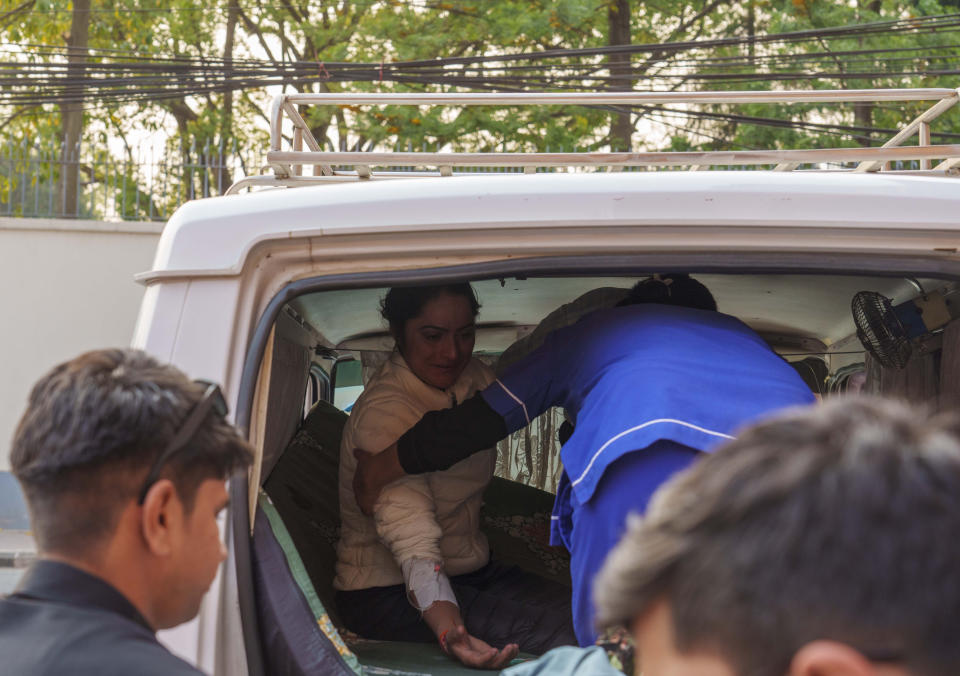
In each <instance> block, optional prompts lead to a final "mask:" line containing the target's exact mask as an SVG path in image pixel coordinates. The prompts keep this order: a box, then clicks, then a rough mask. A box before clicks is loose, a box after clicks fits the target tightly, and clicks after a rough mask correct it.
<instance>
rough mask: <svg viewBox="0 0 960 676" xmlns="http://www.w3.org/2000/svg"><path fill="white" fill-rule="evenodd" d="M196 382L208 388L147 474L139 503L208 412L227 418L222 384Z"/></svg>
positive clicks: (193, 434) (188, 440)
mask: <svg viewBox="0 0 960 676" xmlns="http://www.w3.org/2000/svg"><path fill="white" fill-rule="evenodd" d="M194 382H195V383H197V384H198V385H203V386H204V387H205V388H206V389H205V390H204V392H203V396H202V397H200V401H198V402H197V404H196V405H195V406H194V407H193V408H192V409H191V410H190V413H188V414H187V417H186V419H184V421H183V424H182V425H181V426H180V429H179V430H178V431H177V433H176V434H175V435H173V439H171V440H170V443H169V444H167V447H166V448H165V449H164V450H163V452H162V453H161V454H160V455H158V456H157V459H156V461H154V463H153V466H152V467H151V468H150V472H149V473H148V474H147V478H146V480H145V481H144V482H143V488H141V489H140V496H139V498H138V499H137V504H139V505H142V504H143V501H144V499H145V498H146V497H147V491H149V490H150V487H151V486H152V485H153V484H155V483H156V482H157V479H159V478H160V471H161V470H162V469H163V466H164V465H166V464H167V463H168V462H170V459H171V458H172V457H173V456H175V455H176V454H177V453H178V452H180V451H182V450H183V449H184V448H186V447H187V445H188V444H189V443H190V440H191V439H193V437H194V436H195V435H196V433H197V430H199V429H200V425H201V424H202V423H203V421H204V420H206V419H207V414H208V413H210V411H211V410H212V411H213V412H214V413H216V414H217V415H218V416H220V417H221V418H225V417H226V415H227V412H228V408H227V401H226V399H224V398H223V392H221V391H220V386H219V385H217V384H216V383H212V382H210V381H208V380H195V381H194Z"/></svg>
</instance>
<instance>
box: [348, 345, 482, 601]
mask: <svg viewBox="0 0 960 676" xmlns="http://www.w3.org/2000/svg"><path fill="white" fill-rule="evenodd" d="M492 380H493V373H492V371H491V370H490V369H489V368H488V367H487V366H486V365H484V364H482V363H481V362H479V361H477V360H476V359H472V360H471V361H470V363H469V364H468V365H467V367H466V369H464V371H463V373H462V374H461V376H460V378H459V379H458V380H457V382H456V383H454V385H453V387H451V388H449V389H447V390H439V389H437V388H435V387H432V386H430V385H427V384H426V383H424V382H423V381H422V380H420V379H419V378H418V377H417V376H415V375H414V374H413V372H412V371H410V369H409V368H408V367H407V364H406V362H405V361H404V359H403V357H402V356H400V353H399V352H396V351H394V353H393V354H392V355H391V356H390V358H389V359H387V360H386V361H385V362H384V363H383V365H382V366H381V367H380V369H379V370H378V371H377V373H376V374H375V375H374V376H373V378H372V379H371V380H370V382H369V383H368V384H367V386H366V388H365V389H364V391H363V394H362V395H360V398H359V399H358V400H357V402H356V404H354V407H353V411H352V412H351V414H350V419H349V420H348V421H347V425H346V427H345V428H344V431H343V440H342V442H341V445H340V476H339V483H340V540H339V542H338V543H337V568H336V572H337V574H336V578H335V579H334V583H333V584H334V587H335V588H337V589H343V590H352V589H366V588H368V587H382V586H387V585H394V584H401V583H403V576H402V575H401V572H400V564H401V563H403V562H404V561H406V560H408V559H412V558H425V559H431V560H436V561H443V563H444V570H445V572H446V574H447V575H460V574H463V573H469V572H472V571H474V570H477V569H478V568H480V567H482V566H484V565H485V564H486V563H487V561H488V559H489V556H490V550H489V546H488V544H487V538H486V537H485V536H484V535H483V533H481V532H480V505H481V499H482V495H483V491H484V489H485V488H486V487H487V484H488V483H489V482H490V478H491V477H492V476H493V469H494V465H495V463H496V450H495V449H488V450H485V451H481V452H480V453H476V454H474V455H472V456H471V457H469V458H467V459H466V460H464V461H462V462H459V463H457V464H456V465H454V466H453V467H451V468H450V469H448V470H445V471H443V472H431V473H429V474H421V475H417V476H408V477H405V478H404V479H401V480H400V481H397V482H396V483H393V484H391V485H390V486H388V487H387V488H386V489H385V490H384V491H383V493H381V495H380V498H379V500H378V501H377V504H376V506H375V510H374V517H373V518H370V517H367V516H364V515H363V513H361V512H360V509H359V507H357V504H356V501H355V500H354V497H353V485H352V482H353V473H354V471H355V469H356V460H355V459H354V457H353V449H354V448H362V449H364V450H367V451H372V452H377V451H382V450H383V449H385V448H386V447H387V446H389V445H390V444H392V443H393V442H394V441H396V440H397V439H398V438H399V437H400V435H402V434H403V433H404V432H406V431H407V430H408V429H410V428H411V427H413V425H414V424H415V423H416V422H417V421H418V420H420V417H421V416H422V415H423V414H424V413H426V412H427V411H434V410H437V409H442V408H449V407H450V406H452V405H453V404H454V403H456V402H462V401H465V400H466V399H468V398H469V397H471V396H473V394H474V393H475V392H477V390H481V389H483V388H484V387H486V385H488V384H489V383H490V382H491V381H492Z"/></svg>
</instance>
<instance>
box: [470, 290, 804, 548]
mask: <svg viewBox="0 0 960 676" xmlns="http://www.w3.org/2000/svg"><path fill="white" fill-rule="evenodd" d="M482 396H483V398H484V400H485V401H486V402H487V404H488V405H489V406H490V407H491V408H492V409H493V410H494V411H496V412H497V413H498V414H499V415H500V416H501V417H503V419H504V421H505V423H506V426H507V429H508V431H510V432H513V431H515V430H518V429H520V428H522V427H524V426H526V425H527V424H528V423H529V422H530V421H531V420H533V419H534V418H535V417H536V416H538V415H540V414H541V413H543V412H544V411H546V410H547V409H548V408H550V407H551V406H562V407H563V408H564V409H565V410H566V412H567V415H568V416H569V417H570V418H571V419H572V421H573V422H574V425H575V431H574V433H573V435H572V436H571V437H570V439H569V440H568V441H567V443H566V444H564V446H563V448H562V450H561V452H560V457H561V459H562V461H563V467H564V474H563V476H562V477H561V480H560V486H559V488H558V498H557V502H556V505H555V506H554V517H555V518H554V519H553V524H554V526H555V529H554V533H553V541H554V543H555V544H559V542H558V539H559V540H560V541H563V540H565V539H566V538H565V537H564V534H563V533H562V532H557V525H558V524H560V523H564V522H566V521H567V519H565V518H563V517H564V516H565V514H564V512H566V511H567V510H568V509H569V502H570V501H569V499H567V498H565V496H566V495H567V494H568V492H569V491H573V492H574V493H575V495H576V498H577V501H578V502H580V503H581V504H582V503H585V502H587V501H588V500H589V499H590V497H591V496H592V495H593V492H594V490H596V487H597V484H598V482H599V481H600V478H601V477H602V476H603V473H604V471H605V470H606V468H607V467H608V466H610V465H611V464H612V463H613V462H615V461H616V460H617V459H618V458H620V457H621V456H623V455H624V454H625V453H629V452H632V451H635V450H639V449H643V448H646V447H647V446H649V445H650V444H652V443H653V442H655V441H658V440H660V439H668V440H671V441H674V442H676V443H679V444H682V445H684V446H688V447H690V448H694V449H697V450H700V451H705V452H710V451H711V450H713V449H714V447H716V446H717V445H718V444H720V443H722V442H723V441H725V440H727V439H732V438H733V436H734V434H735V433H736V431H737V428H739V427H741V426H743V425H746V424H748V423H751V422H754V421H756V420H758V419H760V418H762V417H764V416H766V415H768V414H770V413H772V412H774V411H777V410H779V409H782V408H784V407H788V406H795V405H803V404H809V403H811V402H813V401H814V397H813V393H812V392H811V391H810V389H809V388H808V387H807V386H806V384H804V382H803V380H802V379H801V378H800V376H799V375H798V374H797V373H796V371H794V369H793V367H791V366H790V365H789V364H788V363H787V362H786V361H784V360H783V359H782V358H781V357H779V356H778V355H777V354H776V353H774V352H773V350H771V349H770V347H769V346H768V345H767V344H766V343H765V342H764V340H763V339H762V338H761V337H760V336H758V335H757V334H756V333H755V332H754V331H753V330H752V329H750V328H749V327H748V326H747V325H746V324H744V323H743V322H741V321H740V320H738V319H736V318H734V317H731V316H729V315H724V314H720V313H719V312H710V311H706V310H693V309H689V308H681V307H674V306H668V305H660V304H638V305H630V306H625V307H617V308H611V309H608V310H600V311H598V312H594V313H591V314H589V315H587V316H585V317H584V318H583V319H581V320H580V321H579V322H577V323H576V324H574V325H572V326H569V327H567V328H563V329H560V330H557V331H555V332H553V333H552V334H550V336H549V337H548V338H547V339H546V340H545V341H544V344H543V345H542V346H541V347H540V348H539V349H537V350H536V351H534V352H531V353H530V354H529V355H527V357H526V358H524V359H523V360H521V361H520V362H517V363H516V364H515V365H514V366H513V367H512V368H511V369H510V371H509V372H508V373H506V374H504V375H503V376H501V377H500V378H499V379H498V380H497V381H496V382H495V383H493V384H491V385H490V386H489V387H487V388H486V389H485V390H484V391H483V393H482Z"/></svg>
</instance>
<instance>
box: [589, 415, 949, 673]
mask: <svg viewBox="0 0 960 676" xmlns="http://www.w3.org/2000/svg"><path fill="white" fill-rule="evenodd" d="M957 571H960V436H958V426H957V422H956V420H955V419H953V418H944V417H931V416H930V415H928V414H926V413H925V412H922V411H918V410H916V409H911V408H908V407H906V406H904V405H902V404H897V403H893V402H889V401H881V400H874V399H867V398H863V399H845V400H843V401H840V402H837V403H829V404H825V405H823V406H820V407H817V408H809V409H803V410H798V411H795V412H792V413H789V414H787V415H785V416H784V417H781V418H779V419H774V420H771V421H769V422H765V423H762V424H759V425H757V426H755V427H753V428H750V429H747V430H745V431H744V432H743V433H742V434H741V435H740V437H739V438H738V439H736V440H734V441H732V442H729V443H728V444H726V445H725V446H724V447H723V448H721V449H719V450H717V451H716V452H715V453H714V454H712V455H710V456H707V457H705V458H704V459H702V460H701V461H699V462H698V463H696V464H695V465H694V466H693V467H691V468H690V469H688V470H687V471H685V472H683V473H681V474H680V475H678V476H677V477H676V478H675V479H674V480H672V481H670V482H669V483H668V484H667V485H666V486H664V487H663V488H662V489H661V491H660V492H658V493H657V495H656V496H655V497H654V500H653V502H652V504H651V507H650V509H649V511H648V514H647V516H646V518H643V519H641V518H639V517H633V518H632V519H631V520H630V522H629V525H628V529H627V533H626V535H625V537H624V538H623V540H622V541H621V542H620V544H619V545H618V546H617V547H616V548H615V549H614V550H613V551H612V552H611V554H610V556H609V557H608V559H607V561H606V563H605V565H604V567H603V570H602V571H601V573H600V575H599V576H598V577H597V581H596V585H595V588H594V595H595V602H596V608H597V619H598V624H599V625H601V626H608V625H613V624H629V623H630V622H631V621H633V620H635V619H636V618H638V617H640V616H642V615H643V614H644V613H645V612H646V611H647V610H649V609H650V608H651V607H652V605H653V604H654V603H655V602H657V601H658V600H661V599H663V600H666V601H667V602H668V603H669V604H670V608H671V611H672V616H673V622H674V633H675V636H676V641H677V648H678V649H679V650H680V651H682V652H683V651H690V650H694V649H696V650H708V651H711V652H714V653H716V654H719V655H721V656H722V657H724V658H725V659H726V660H727V661H728V662H729V663H730V664H731V665H732V666H733V667H734V668H735V670H736V672H737V673H738V674H740V675H741V676H768V675H769V676H774V675H777V676H779V675H780V674H783V673H786V671H787V669H788V668H789V664H790V660H791V659H792V657H793V655H794V654H795V652H796V651H797V650H799V649H800V648H801V647H802V646H803V645H804V644H806V643H808V642H810V641H813V640H817V639H832V640H837V641H840V642H844V643H846V644H848V645H850V646H852V647H854V648H856V649H858V650H860V651H861V652H862V653H863V654H864V655H865V656H867V657H868V658H873V659H884V660H889V659H895V660H896V661H897V662H899V663H901V664H904V665H906V666H909V667H910V668H911V670H912V671H913V672H914V673H916V674H923V675H925V676H948V674H953V673H955V672H956V668H957V665H958V664H960V641H958V640H957V637H956V633H957V631H958V630H960V575H958V574H957Z"/></svg>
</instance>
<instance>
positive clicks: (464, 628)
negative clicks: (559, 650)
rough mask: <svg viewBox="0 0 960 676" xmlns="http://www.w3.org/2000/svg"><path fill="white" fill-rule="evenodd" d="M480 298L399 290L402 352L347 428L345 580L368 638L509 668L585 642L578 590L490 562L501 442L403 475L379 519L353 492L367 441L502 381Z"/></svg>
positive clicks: (455, 288)
mask: <svg viewBox="0 0 960 676" xmlns="http://www.w3.org/2000/svg"><path fill="white" fill-rule="evenodd" d="M479 307H480V304H479V303H478V302H477V298H476V296H475V294H474V292H473V289H472V288H471V286H470V285H469V284H453V285H446V286H433V287H416V288H410V287H407V288H394V289H391V290H390V291H389V292H388V293H387V295H386V297H385V298H384V299H383V301H382V307H381V314H382V315H383V317H384V319H386V321H387V322H388V323H389V325H390V331H391V333H392V334H393V337H394V340H395V341H396V349H395V350H394V351H393V353H392V354H391V355H390V357H389V358H388V359H387V360H386V362H384V364H383V365H382V366H381V367H380V369H379V370H378V371H377V373H376V374H375V375H374V376H373V378H372V379H371V380H370V382H369V383H368V384H367V386H366V388H365V389H364V392H363V394H362V395H361V396H360V398H359V399H358V400H357V402H356V404H355V405H354V407H353V411H352V413H351V415H350V419H349V421H348V422H347V425H346V427H345V428H344V432H343V440H342V443H341V447H340V476H339V485H340V519H341V530H340V541H339V543H338V544H337V575H336V579H335V580H334V587H335V588H336V589H337V590H338V591H337V606H338V608H339V610H340V615H341V618H342V619H343V622H344V624H345V625H346V627H347V628H348V629H349V630H351V631H353V632H356V633H357V634H359V635H361V636H364V637H366V638H372V639H380V640H398V641H433V640H437V641H438V642H439V643H440V647H441V648H442V649H443V650H444V652H446V653H447V654H449V655H451V656H452V657H454V658H456V659H458V660H460V661H461V662H462V663H464V664H466V665H468V666H473V667H486V668H499V667H501V666H503V665H504V664H506V663H507V662H509V660H510V659H512V658H513V657H514V656H515V655H516V653H517V650H518V647H519V649H521V650H523V651H525V652H531V653H542V652H545V651H546V650H549V649H550V648H552V647H555V646H558V645H564V644H573V643H574V642H575V640H576V639H575V637H574V634H573V625H572V619H571V613H570V606H569V602H568V601H567V600H566V599H568V598H569V592H568V591H566V590H565V589H563V588H562V587H560V586H559V585H557V584H556V583H551V582H548V581H546V580H543V579H541V578H539V577H537V576H535V575H532V574H529V573H525V572H523V571H521V570H520V569H518V568H514V567H506V566H503V565H499V564H497V563H494V562H492V561H491V560H490V550H489V546H488V544H487V539H486V537H485V536H484V535H483V533H481V532H480V507H481V504H482V496H483V492H484V489H485V488H486V487H487V484H488V483H489V482H490V479H491V478H492V476H493V469H494V465H495V463H496V450H495V449H494V448H489V449H487V450H484V451H481V452H479V453H477V454H476V455H473V456H471V457H469V458H467V459H466V460H463V461H462V462H459V463H457V464H455V465H453V466H452V467H450V468H449V469H447V470H444V471H441V472H433V473H429V474H423V475H418V476H409V477H405V478H404V479H402V480H400V481H398V482H396V483H393V484H391V485H390V486H389V487H387V488H386V489H385V490H384V491H383V492H382V494H381V495H380V498H379V499H378V500H377V503H376V505H375V507H374V515H373V518H370V517H367V516H364V515H363V514H362V513H361V512H360V510H359V508H358V507H357V503H356V500H355V498H354V494H353V474H354V471H355V469H356V460H355V458H354V454H353V450H354V449H355V448H365V449H366V448H387V447H388V446H390V445H391V444H392V443H393V442H395V441H396V440H397V439H398V438H399V437H400V435H402V434H403V433H404V432H405V431H407V430H408V429H409V428H410V427H412V426H413V425H414V423H416V422H417V421H418V420H419V419H420V417H421V416H422V415H423V414H424V413H426V412H428V411H434V410H438V409H443V408H449V407H451V406H455V405H456V404H457V403H458V402H462V401H465V400H467V399H469V398H470V397H472V396H473V395H474V394H475V393H476V392H477V391H479V390H482V389H483V388H484V387H486V386H487V385H488V384H490V383H491V382H492V381H493V380H494V376H493V373H492V372H491V370H490V369H489V368H488V367H487V366H485V365H484V364H483V363H481V362H480V361H478V360H477V359H474V358H473V357H472V352H473V345H474V340H475V319H476V315H477V312H478V310H479ZM421 616H422V617H421ZM491 644H492V645H491ZM492 646H500V647H499V649H498V648H496V647H492Z"/></svg>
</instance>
